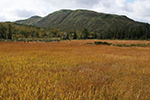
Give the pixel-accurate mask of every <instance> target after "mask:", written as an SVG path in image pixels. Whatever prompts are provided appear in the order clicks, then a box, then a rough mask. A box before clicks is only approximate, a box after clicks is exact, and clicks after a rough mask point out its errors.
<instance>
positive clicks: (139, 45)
mask: <svg viewBox="0 0 150 100" xmlns="http://www.w3.org/2000/svg"><path fill="white" fill-rule="evenodd" d="M113 46H118V47H147V46H150V43H147V44H145V43H141V44H140V43H138V44H130V45H127V44H113Z"/></svg>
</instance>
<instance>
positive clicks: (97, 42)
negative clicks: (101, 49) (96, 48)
mask: <svg viewBox="0 0 150 100" xmlns="http://www.w3.org/2000/svg"><path fill="white" fill-rule="evenodd" d="M94 44H96V45H101V44H102V45H111V44H112V43H108V42H101V41H96V42H94Z"/></svg>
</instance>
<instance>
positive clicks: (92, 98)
mask: <svg viewBox="0 0 150 100" xmlns="http://www.w3.org/2000/svg"><path fill="white" fill-rule="evenodd" d="M93 41H94V40H91V41H90V40H79V41H61V42H59V43H58V42H51V43H21V42H19V43H10V42H0V100H9V99H10V100H18V99H23V100H25V99H26V100H34V99H38V100H41V99H47V100H117V99H119V100H148V99H149V98H150V47H115V46H105V45H85V43H86V42H93ZM108 42H110V43H120V42H123V43H127V44H128V43H132V42H138V41H113V40H112V41H110V40H109V41H108ZM139 42H141V41H139ZM142 42H145V41H142Z"/></svg>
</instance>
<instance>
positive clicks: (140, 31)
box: [0, 22, 150, 40]
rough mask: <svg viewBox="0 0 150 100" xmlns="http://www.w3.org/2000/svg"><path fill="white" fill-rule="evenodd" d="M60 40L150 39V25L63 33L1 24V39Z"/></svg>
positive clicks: (9, 23) (57, 30)
mask: <svg viewBox="0 0 150 100" xmlns="http://www.w3.org/2000/svg"><path fill="white" fill-rule="evenodd" d="M56 37H57V38H60V39H64V40H65V39H150V25H149V24H146V23H145V24H141V25H139V26H137V27H116V28H109V29H105V30H93V31H90V30H88V28H84V29H82V30H80V31H76V29H74V30H72V31H67V30H66V31H61V30H59V29H48V28H40V27H34V26H28V25H18V24H16V23H12V22H5V23H0V39H10V40H18V39H23V38H56Z"/></svg>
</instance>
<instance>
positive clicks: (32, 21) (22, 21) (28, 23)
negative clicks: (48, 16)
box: [16, 16, 42, 25]
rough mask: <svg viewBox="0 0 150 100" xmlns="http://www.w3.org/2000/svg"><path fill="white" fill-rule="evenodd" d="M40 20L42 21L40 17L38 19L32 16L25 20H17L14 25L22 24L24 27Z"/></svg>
mask: <svg viewBox="0 0 150 100" xmlns="http://www.w3.org/2000/svg"><path fill="white" fill-rule="evenodd" d="M41 19H42V17H40V16H32V17H31V18H28V19H25V20H18V21H16V23H18V24H24V25H34V24H36V23H37V22H38V21H40V20H41Z"/></svg>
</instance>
